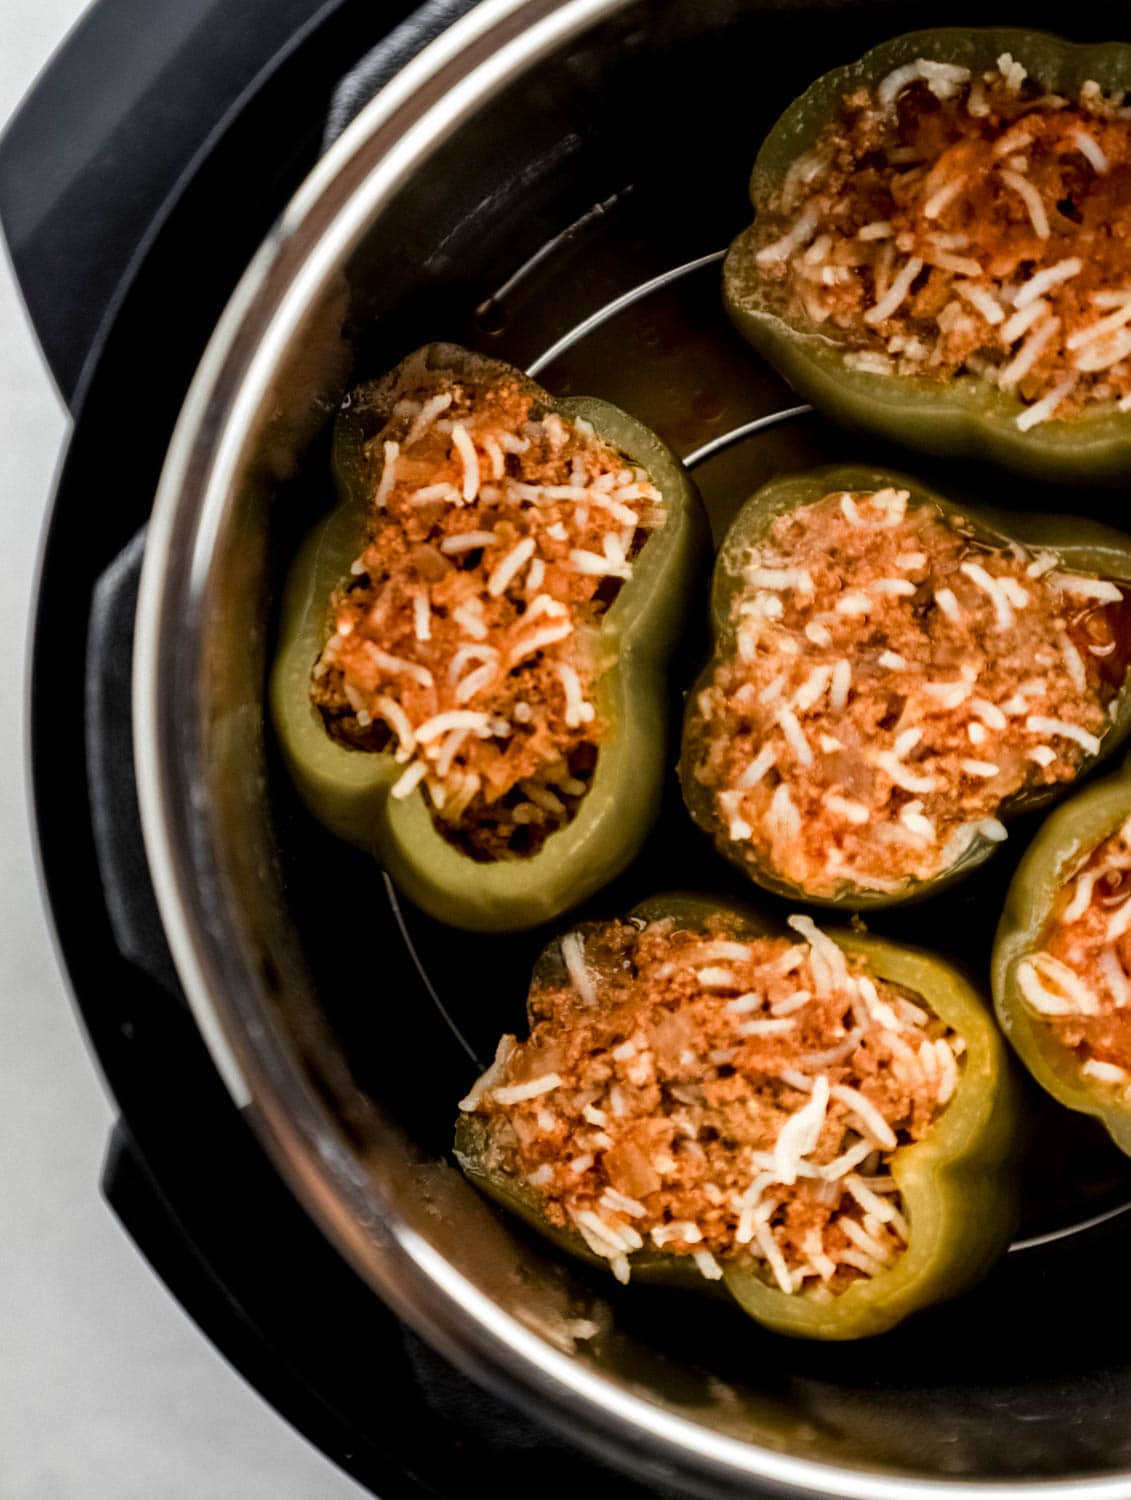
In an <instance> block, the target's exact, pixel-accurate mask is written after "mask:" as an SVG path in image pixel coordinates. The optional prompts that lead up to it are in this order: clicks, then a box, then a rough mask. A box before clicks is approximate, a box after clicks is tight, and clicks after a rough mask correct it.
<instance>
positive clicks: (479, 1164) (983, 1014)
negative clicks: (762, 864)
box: [455, 893, 1018, 1340]
mask: <svg viewBox="0 0 1131 1500" xmlns="http://www.w3.org/2000/svg"><path fill="white" fill-rule="evenodd" d="M720 917H721V918H723V919H724V923H725V930H726V932H727V935H728V936H733V937H734V938H735V939H736V940H739V941H741V940H747V941H749V940H750V939H753V938H759V937H783V936H790V934H789V933H788V932H786V931H785V930H784V929H783V928H782V927H780V926H779V925H778V924H776V923H774V922H772V921H770V920H769V919H768V918H766V917H764V916H763V915H761V914H760V913H758V912H756V911H753V910H751V909H750V908H748V907H745V906H738V905H736V904H732V903H723V902H721V901H720V900H718V899H715V898H707V897H702V896H695V895H688V894H684V893H675V894H667V895H662V896H657V897H654V898H653V899H651V900H649V901H645V902H643V903H642V904H641V905H639V906H637V907H635V908H634V909H633V911H632V912H630V913H629V920H636V921H640V922H654V921H662V920H664V919H668V918H670V919H672V920H673V921H674V923H675V925H676V927H677V928H679V929H680V930H687V931H692V932H704V931H706V930H707V928H708V923H709V922H711V921H712V920H717V919H718V918H720ZM575 930H577V931H580V932H585V930H586V928H585V927H584V926H582V927H581V928H578V929H575ZM826 932H827V936H828V937H830V938H832V939H833V941H835V942H836V943H837V944H838V945H839V946H840V947H841V948H842V949H843V950H844V951H845V952H846V953H849V954H857V955H859V956H860V957H861V958H863V959H864V961H865V963H866V965H867V968H868V971H869V972H870V974H871V975H873V976H874V977H876V978H879V979H882V980H886V981H889V982H890V983H892V984H894V985H897V986H899V987H900V988H901V989H903V990H906V991H907V992H908V993H909V995H911V996H919V997H921V998H922V1000H924V1001H925V1002H926V1004H927V1005H928V1006H929V1007H930V1009H931V1010H932V1011H933V1012H934V1014H935V1015H936V1016H937V1017H938V1018H939V1019H940V1020H941V1021H943V1022H945V1023H946V1024H947V1025H948V1026H949V1027H951V1028H952V1029H953V1030H954V1031H955V1032H956V1033H957V1034H958V1035H959V1036H960V1037H962V1039H963V1040H964V1042H965V1044H966V1049H965V1052H964V1054H963V1062H962V1067H961V1070H960V1078H959V1083H958V1086H957V1088H956V1090H955V1093H954V1094H953V1096H952V1097H951V1099H950V1101H949V1102H948V1103H947V1105H946V1106H945V1108H944V1110H943V1112H942V1113H941V1114H940V1115H939V1117H938V1119H937V1120H936V1121H935V1123H934V1124H933V1125H932V1126H931V1127H930V1130H929V1132H928V1134H927V1135H925V1136H924V1137H923V1138H922V1139H921V1140H919V1141H916V1142H914V1143H912V1144H909V1145H904V1146H900V1147H898V1148H897V1149H896V1150H895V1151H894V1152H893V1153H892V1154H891V1157H890V1170H891V1173H892V1176H893V1178H894V1180H895V1182H896V1184H897V1186H898V1188H899V1192H900V1195H901V1197H902V1200H903V1209H904V1212H905V1214H906V1216H907V1219H908V1222H909V1226H910V1242H909V1244H908V1248H907V1249H906V1250H905V1251H904V1252H903V1253H902V1254H901V1255H900V1256H898V1257H897V1259H896V1260H895V1261H894V1263H893V1264H892V1265H891V1267H890V1269H887V1270H885V1271H882V1272H880V1273H878V1274H876V1275H874V1276H872V1277H871V1278H868V1279H863V1278H862V1279H860V1280H857V1281H854V1282H853V1283H852V1284H851V1285H850V1286H848V1287H847V1288H845V1289H844V1290H843V1291H841V1292H840V1293H839V1294H837V1295H835V1296H833V1297H832V1298H831V1299H830V1300H828V1301H819V1300H817V1299H815V1298H813V1297H810V1296H808V1295H806V1294H805V1293H793V1294H787V1293H785V1292H783V1291H781V1290H780V1289H779V1288H778V1287H777V1286H773V1285H770V1284H769V1282H768V1281H766V1280H764V1279H763V1277H762V1276H761V1275H759V1274H758V1272H757V1271H756V1270H755V1269H754V1266H753V1264H752V1263H751V1262H749V1261H743V1260H740V1259H730V1260H726V1261H724V1262H723V1271H724V1275H723V1279H722V1281H718V1282H711V1281H706V1280H704V1278H703V1276H702V1275H701V1274H700V1272H699V1270H698V1269H697V1268H696V1266H695V1265H694V1263H693V1262H692V1261H691V1259H690V1257H689V1256H686V1255H675V1254H672V1253H666V1252H663V1251H660V1250H656V1249H651V1248H647V1249H644V1250H639V1251H637V1252H636V1253H634V1254H632V1255H630V1256H629V1265H630V1269H631V1276H632V1279H633V1280H639V1281H643V1282H650V1283H660V1284H664V1285H668V1286H674V1287H680V1288H683V1289H686V1290H695V1291H699V1292H705V1293H707V1294H714V1295H718V1293H719V1292H721V1291H725V1292H727V1293H729V1294H730V1296H731V1297H733V1298H734V1300H735V1301H736V1302H737V1303H738V1304H739V1306H740V1307H741V1308H742V1309H743V1311H744V1312H746V1313H748V1314H749V1315H750V1316H751V1317H752V1318H754V1319H756V1320H757V1322H759V1323H761V1324H763V1325H764V1326H765V1327H767V1328H770V1329H773V1330H774V1331H775V1332H777V1333H783V1334H788V1335H791V1336H794V1337H797V1338H811V1339H822V1340H845V1339H857V1338H866V1337H869V1336H871V1335H874V1334H879V1333H884V1332H886V1331H887V1330H888V1329H890V1328H893V1327H894V1326H895V1325H896V1324H897V1323H899V1322H901V1321H902V1320H903V1319H904V1318H906V1317H907V1316H908V1315H909V1314H911V1313H913V1312H917V1311H919V1310H920V1309H921V1308H924V1307H928V1306H930V1305H931V1304H933V1303H936V1302H940V1301H943V1300H945V1299H947V1298H950V1297H953V1296H956V1295H957V1294H958V1293H960V1292H962V1291H964V1290H966V1289H967V1288H968V1287H970V1286H972V1285H973V1284H974V1283H975V1282H976V1281H978V1280H979V1279H980V1278H981V1277H982V1276H983V1275H984V1274H985V1273H986V1272H987V1271H988V1270H989V1269H990V1268H991V1267H992V1266H993V1264H994V1262H995V1261H996V1260H997V1259H998V1257H999V1256H1000V1255H1001V1254H1002V1253H1003V1252H1004V1251H1005V1249H1006V1248H1007V1246H1008V1245H1009V1242H1010V1239H1011V1237H1012V1234H1013V1231H1014V1229H1015V1227H1016V1223H1017V1215H1018V1196H1017V1180H1016V1173H1015V1164H1016V1156H1017V1123H1018V1094H1017V1088H1016V1082H1015V1080H1014V1078H1013V1077H1012V1074H1011V1072H1010V1065H1009V1058H1008V1054H1007V1051H1006V1049H1005V1047H1004V1046H1003V1045H1002V1041H1001V1037H1000V1036H999V1034H998V1031H997V1028H996V1027H995V1026H994V1024H993V1020H992V1019H991V1017H990V1014H989V1012H988V1010H987V1008H986V1006H985V1004H984V1003H983V1001H982V999H981V997H980V996H979V995H978V993H977V991H976V990H975V989H974V988H973V987H972V986H971V985H970V983H969V982H968V981H967V980H966V979H965V978H964V977H963V976H962V975H961V974H960V973H959V972H958V970H957V969H955V968H953V967H952V966H951V965H950V964H948V963H945V962H944V961H943V960H942V959H940V958H937V957H935V956H934V955H933V954H930V953H926V952H924V951H923V950H921V949H918V948H910V947H905V946H902V945H900V944H897V943H893V942H889V941H885V940H881V939H879V938H873V937H868V936H866V935H865V934H864V933H862V932H856V931H849V930H847V929H842V930H836V929H827V930H826ZM799 941H800V939H799ZM568 982H569V981H568V976H567V973H566V969H565V964H564V960H563V958H562V950H561V941H560V939H555V940H554V941H553V942H552V943H550V944H549V945H548V946H547V947H546V948H545V949H544V951H543V952H542V954H541V956H540V957H539V959H538V961H537V963H536V965H535V969H534V975H533V984H534V985H538V984H539V983H541V984H543V985H551V986H553V987H555V988H557V987H560V986H562V985H564V984H567V983H568ZM598 1003H600V997H599V996H598ZM531 1023H532V1024H533V1017H531ZM455 1152H456V1157H457V1159H458V1161H459V1164H460V1166H461V1167H462V1168H463V1170H464V1172H465V1173H466V1174H467V1176H468V1177H469V1178H470V1179H471V1181H472V1182H474V1183H475V1184H476V1185H477V1186H478V1187H480V1188H482V1189H483V1191H484V1192H486V1193H488V1194H489V1195H490V1196H491V1197H492V1198H493V1199H495V1201H496V1202H498V1203H500V1204H501V1205H502V1206H503V1207H504V1208H506V1209H508V1210H509V1211H510V1212H512V1213H514V1214H516V1215H517V1216H518V1217H519V1218H521V1219H523V1220H524V1221H525V1222H526V1223H527V1224H530V1225H531V1226H532V1227H533V1228H535V1229H536V1230H538V1231H539V1233H541V1234H543V1235H544V1236H546V1237H547V1238H548V1239H549V1240H551V1241H552V1242H553V1243H554V1244H556V1245H557V1246H559V1247H560V1248H561V1249H563V1250H566V1251H568V1252H569V1253H570V1254H571V1255H574V1256H577V1257H578V1258H579V1259H581V1260H584V1261H586V1262H588V1263H589V1264H590V1265H593V1266H600V1267H602V1268H604V1269H606V1270H607V1269H608V1261H605V1260H602V1259H601V1258H600V1257H599V1256H597V1255H595V1254H594V1253H593V1252H592V1251H591V1250H590V1249H589V1248H588V1246H587V1245H586V1244H585V1241H584V1240H583V1239H582V1238H581V1237H580V1235H579V1234H578V1233H577V1232H576V1231H574V1230H572V1229H562V1228H558V1227H556V1226H554V1225H551V1224H549V1223H547V1222H546V1220H545V1218H544V1216H543V1213H542V1210H541V1208H540V1205H539V1199H538V1195H537V1193H536V1192H535V1190H534V1189H532V1188H531V1187H530V1186H529V1185H528V1184H527V1183H526V1182H525V1181H524V1180H519V1179H517V1178H515V1177H514V1176H513V1175H507V1174H504V1173H503V1172H501V1171H500V1170H499V1169H498V1168H497V1167H496V1166H494V1165H493V1164H492V1153H491V1137H490V1125H489V1122H488V1121H487V1120H485V1119H483V1118H482V1117H479V1116H476V1115H474V1114H463V1115H461V1116H460V1119H459V1121H458V1124H457V1126H456V1138H455Z"/></svg>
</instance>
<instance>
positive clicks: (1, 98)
mask: <svg viewBox="0 0 1131 1500" xmlns="http://www.w3.org/2000/svg"><path fill="white" fill-rule="evenodd" d="M83 9H84V4H83V0H0V120H4V119H6V118H7V117H8V115H9V114H10V113H11V111H12V110H13V109H14V107H15V106H16V104H17V103H18V101H19V99H20V97H21V95H22V94H23V93H24V91H25V90H26V89H27V87H28V86H29V84H30V83H31V81H32V79H33V78H34V76H35V74H36V73H37V72H38V71H39V69H40V68H41V67H42V65H43V64H44V62H45V61H46V60H47V58H48V57H49V56H50V54H51V52H52V51H53V50H54V48H55V47H56V45H57V44H58V42H59V41H60V40H61V39H62V37H63V35H64V33H65V31H66V30H67V29H68V28H69V27H70V25H71V24H72V22H73V21H74V20H75V18H76V17H77V16H78V15H79V14H80V12H81V11H82V10H83ZM64 437H65V419H64V414H63V411H62V408H61V407H60V404H59V402H58V399H57V397H56V395H55V392H54V389H53V387H52V385H51V382H50V379H49V377H48V375H47V373H46V370H45V368H44V366H43V364H42V362H41V360H40V357H39V353H38V350H37V349H36V347H35V345H34V342H33V339H32V337H31V334H30V332H29V330H28V327H27V323H26V320H25V317H24V313H23V309H22V307H21V306H20V303H19V298H18V295H17V293H16V291H15V287H14V284H13V281H12V277H11V274H10V271H9V270H8V267H7V265H6V263H0V639H2V640H3V641H4V643H5V645H4V649H3V650H2V651H0V850H2V851H3V853H2V857H0V1049H2V1058H3V1062H2V1068H3V1072H2V1074H0V1078H2V1081H0V1500H345V1497H349V1496H354V1497H358V1496H360V1495H361V1494H362V1491H361V1490H360V1489H359V1488H358V1487H357V1486H355V1485H354V1484H352V1483H351V1482H350V1481H348V1480H346V1479H345V1478H344V1477H343V1476H342V1475H341V1474H340V1473H339V1472H338V1471H337V1470H336V1469H334V1468H332V1467H331V1465H330V1464H328V1463H327V1462H326V1461H325V1460H324V1459H323V1458H322V1457H321V1456H320V1455H319V1454H318V1453H316V1452H315V1451H314V1450H313V1449H312V1448H310V1447H309V1446H308V1445H307V1444H306V1443H305V1442H304V1441H303V1440H302V1439H301V1438H299V1437H298V1436H297V1435H296V1434H295V1433H294V1432H293V1430H292V1429H290V1428H289V1427H287V1426H285V1425H284V1423H282V1422H281V1421H280V1420H279V1418H278V1417H276V1416H275V1415H274V1413H273V1412H272V1411H271V1410H270V1409H269V1408H268V1407H266V1406H265V1405H264V1404H263V1403H262V1402H261V1401H260V1400H259V1398H258V1397H257V1396H256V1395H254V1394H253V1393H252V1392H251V1391H250V1390H249V1389H248V1388H247V1387H246V1386H245V1385H244V1384H243V1382H242V1381H241V1380H240V1379H239V1377H238V1376H237V1375H236V1374H234V1372H233V1371H232V1370H231V1369H230V1368H229V1367H228V1366H227V1365H226V1364H225V1363H224V1361H223V1360H222V1359H221V1358H220V1357H219V1355H217V1354H216V1352H215V1351H214V1350H213V1349H212V1347H211V1346H210V1345H209V1344H208V1343H207V1342H206V1341H205V1340H204V1338H203V1337H202V1336H201V1335H200V1334H199V1333H198V1332H197V1330H196V1328H195V1327H194V1325H193V1324H191V1323H190V1322H189V1321H188V1319H187V1318H186V1317H185V1316H184V1314H183V1313H182V1312H181V1311H180V1309H179V1307H178V1306H177V1304H176V1303H174V1302H173V1301H172V1299H171V1298H170V1297H169V1296H168V1294H167V1293H166V1292H165V1290H164V1288H163V1287H162V1286H161V1284H160V1283H159V1282H158V1281H157V1280H156V1279H155V1277H154V1276H153V1275H152V1273H151V1272H150V1271H149V1269H148V1267H147V1266H146V1264H145V1263H144V1262H143V1261H142V1260H141V1258H140V1257H139V1256H138V1255H137V1253H136V1252H135V1251H134V1249H133V1247H132V1245H131V1243H130V1242H129V1241H128V1240H127V1239H126V1237H125V1235H124V1234H123V1233H122V1231H121V1230H120V1229H119V1228H118V1226H117V1223H116V1221H115V1220H114V1219H113V1217H112V1216H111V1214H110V1212H109V1210H108V1209H107V1208H106V1207H105V1205H104V1204H103V1203H102V1201H101V1200H100V1198H99V1196H98V1192H97V1183H98V1174H99V1169H100V1165H101V1158H102V1152H103V1148H104V1145H105V1141H106V1136H107V1132H108V1130H109V1127H110V1124H111V1119H112V1115H111V1109H110V1105H109V1102H108V1100H107V1098H106V1096H105V1094H104V1092H103V1089H102V1085H101V1081H100V1079H99V1077H98V1075H97V1073H96V1070H95V1066H94V1063H93V1061H92V1059H91V1057H90V1056H89V1055H88V1053H87V1051H86V1047H85V1044H84V1041H83V1038H82V1036H81V1034H80V1031H79V1026H78V1022H77V1020H76V1018H75V1016H74V1014H73V1012H72V1010H71V1004H70V998H69V996H68V994H67V991H66V986H65V983H64V981H63V978H62V976H61V974H60V972H59V967H58V964H57V962H56V959H55V954H54V951H53V948H52V944H51V940H50V937H49V934H48V930H47V925H46V921H45V918H44V916H43V913H42V910H41V904H40V894H39V890H38V888H37V884H36V877H35V871H34V865H33V861H32V854H31V843H30V835H29V826H28V815H27V809H26V798H25V790H24V788H25V777H24V767H23V690H24V682H23V676H24V661H25V654H26V653H25V640H26V633H27V621H28V611H29V601H30V591H31V583H32V577H33V571H34V562H35V557H36V553H37V548H38V538H39V532H40V529H41V524H42V519H43V512H44V507H45V504H46V500H47V497H48V494H49V490H50V485H51V476H52V471H53V469H54V466H55V461H56V458H57V455H58V453H59V450H60V447H61V445H62V443H63V441H64Z"/></svg>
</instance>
